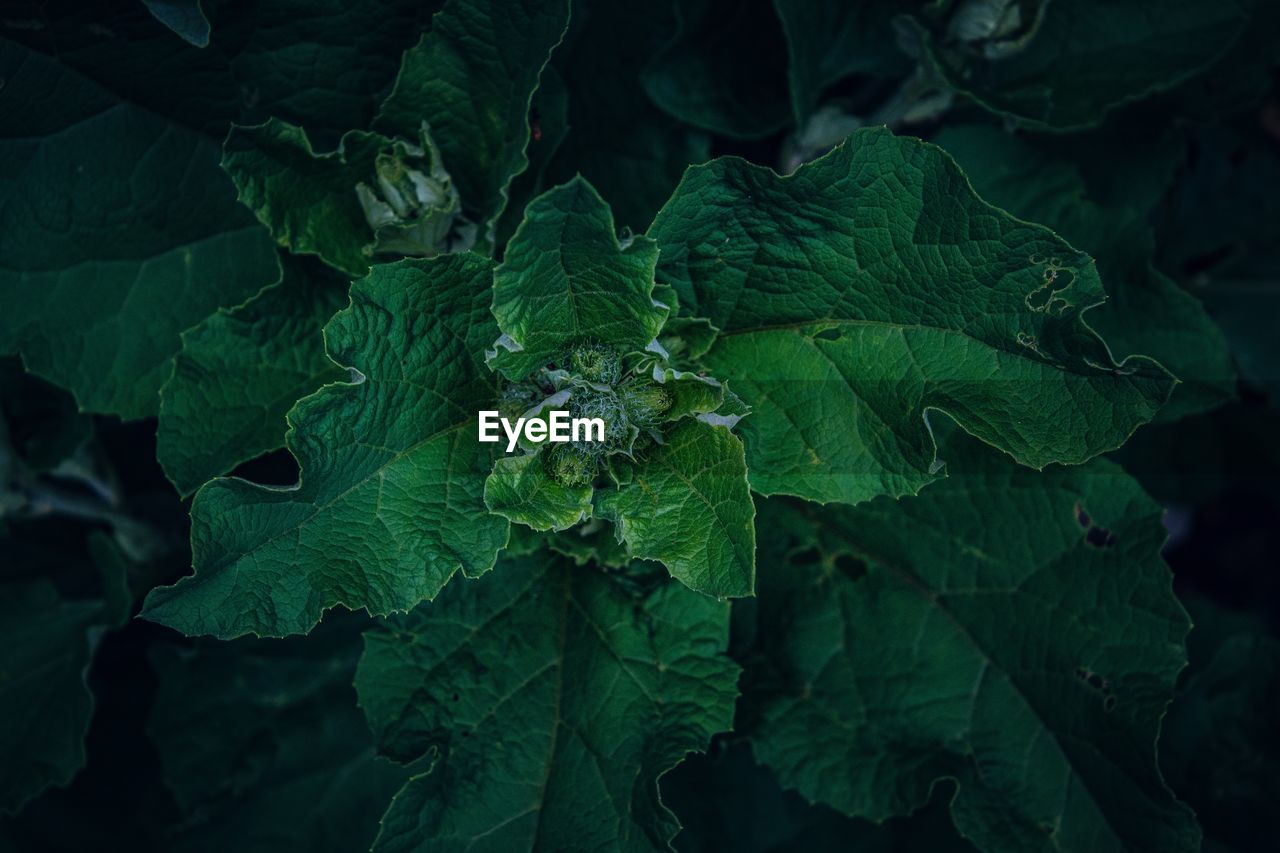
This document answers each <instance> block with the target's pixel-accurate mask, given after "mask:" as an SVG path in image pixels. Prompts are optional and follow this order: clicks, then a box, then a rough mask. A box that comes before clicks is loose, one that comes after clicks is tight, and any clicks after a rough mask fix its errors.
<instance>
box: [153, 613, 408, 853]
mask: <svg viewBox="0 0 1280 853" xmlns="http://www.w3.org/2000/svg"><path fill="white" fill-rule="evenodd" d="M364 624H365V622H364V620H362V619H359V618H357V617H353V616H350V615H346V618H337V619H333V618H330V619H326V620H325V623H324V625H323V626H322V627H321V628H319V629H317V630H316V631H315V633H314V634H313V635H312V636H310V637H308V638H307V639H306V640H301V639H290V640H284V641H277V640H271V641H265V640H237V641H235V642H232V643H219V642H213V641H205V642H201V643H199V644H197V645H196V646H195V647H194V648H178V647H175V646H170V645H161V646H157V647H154V648H152V650H151V663H152V666H153V668H154V669H155V670H156V674H157V676H158V678H159V686H158V689H157V691H156V698H155V704H154V705H153V707H152V709H151V715H150V719H149V721H148V725H147V729H148V733H149V734H150V736H151V739H152V741H153V742H154V743H155V746H156V749H157V750H158V751H159V754H160V763H161V768H162V771H163V775H164V778H165V782H166V784H167V785H168V787H169V789H170V790H171V791H172V793H173V796H174V799H175V800H176V801H177V803H178V805H179V807H180V808H181V810H182V812H183V815H184V816H185V819H184V820H183V821H182V823H181V824H180V825H179V827H178V828H177V829H176V831H174V832H173V833H172V835H171V836H170V837H169V838H168V839H167V849H172V850H179V851H184V853H187V851H190V853H194V852H195V851H209V853H213V851H225V850H231V849H234V850H242V851H253V852H254V853H257V851H261V853H268V851H272V853H281V851H312V850H335V851H336V850H347V851H353V850H367V849H368V848H369V845H370V844H371V843H372V842H373V837H374V835H375V834H376V833H377V830H378V820H377V818H378V815H379V814H380V813H381V811H382V810H383V809H385V808H386V807H387V803H389V802H390V801H391V797H392V796H393V795H394V794H395V791H396V789H397V788H399V787H400V786H401V785H403V784H404V781H405V778H406V774H405V772H404V771H403V770H402V769H401V768H398V767H396V766H395V765H394V764H392V763H391V762H389V761H385V760H382V759H379V758H378V757H377V756H376V754H375V751H374V745H373V739H372V737H370V735H369V730H368V727H367V726H366V725H365V722H364V718H363V717H362V715H361V714H360V711H359V709H358V708H357V707H356V696H355V691H354V690H353V689H352V687H351V680H352V677H353V675H354V673H355V665H356V661H357V659H358V658H359V656H360V649H361V643H360V633H359V628H360V627H361V626H362V625H364Z"/></svg>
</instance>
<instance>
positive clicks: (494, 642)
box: [356, 554, 738, 853]
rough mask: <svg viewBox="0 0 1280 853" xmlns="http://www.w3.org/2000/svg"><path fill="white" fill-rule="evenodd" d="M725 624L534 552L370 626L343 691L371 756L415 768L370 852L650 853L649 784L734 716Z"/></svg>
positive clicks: (652, 592) (638, 584)
mask: <svg viewBox="0 0 1280 853" xmlns="http://www.w3.org/2000/svg"><path fill="white" fill-rule="evenodd" d="M728 617H729V612H728V605H726V604H724V603H720V602H716V601H713V600H712V599H710V598H707V597H705V596H701V595H698V594H697V593H694V592H690V591H689V590H687V589H685V588H684V587H683V586H681V585H680V584H677V583H674V582H671V581H666V580H661V581H658V580H654V579H633V578H627V577H618V576H609V575H605V574H603V573H602V572H601V571H599V570H597V569H594V568H580V567H575V566H573V565H572V564H571V563H570V562H569V561H568V560H566V559H564V558H562V557H558V556H554V555H547V554H535V555H533V556H529V557H522V558H513V559H509V560H506V561H504V562H503V563H502V564H501V565H500V566H499V567H498V568H497V569H496V570H495V571H494V572H492V573H490V574H489V575H488V576H486V577H484V578H482V579H480V580H479V581H476V582H468V583H466V584H457V585H452V586H450V587H449V588H448V589H446V590H445V592H444V593H443V594H442V595H441V597H440V598H438V599H437V600H435V601H433V602H431V603H429V604H426V605H423V606H421V607H419V608H417V609H416V610H414V611H412V612H411V613H409V614H408V615H407V616H404V617H397V618H395V619H393V620H392V621H391V622H389V623H388V625H387V626H386V627H385V628H377V629H375V630H373V631H371V632H370V633H368V634H367V635H366V638H365V643H366V646H365V654H364V657H363V658H362V659H361V662H360V668H359V670H358V671H357V674H356V689H357V690H358V692H359V695H360V705H361V707H362V708H364V710H365V713H366V715H367V717H368V719H369V722H370V725H371V726H372V728H373V731H374V735H375V738H376V739H377V742H378V745H379V748H380V749H381V750H382V751H383V752H384V753H386V754H388V755H390V756H392V757H394V758H397V759H398V760H401V761H412V760H415V759H418V758H420V757H423V756H430V761H431V767H430V769H429V770H427V771H426V772H423V773H421V774H420V775H417V776H415V777H413V778H412V779H410V781H409V782H408V784H407V785H406V786H405V787H404V789H403V790H401V792H400V793H399V794H398V795H397V796H396V799H395V801H394V802H393V803H392V804H391V808H390V810H389V811H388V812H387V814H386V816H385V817H384V818H383V821H382V831H381V833H380V834H379V836H378V839H377V842H376V843H375V845H374V850H377V851H380V852H381V853H390V851H417V850H437V851H439V850H472V851H483V850H493V851H503V853H506V851H512V850H566V849H574V850H582V849H611V850H664V849H667V842H668V840H669V839H670V838H671V836H672V835H674V834H675V832H676V830H677V829H678V826H679V825H678V824H677V823H676V822H675V819H674V817H673V816H672V815H671V813H670V812H668V811H667V809H666V808H665V807H664V806H663V805H662V803H661V801H660V799H659V795H658V786H657V778H658V776H660V775H661V774H662V773H664V772H665V771H666V770H668V769H669V768H670V767H672V766H673V765H675V764H676V762H678V761H679V760H680V759H681V758H683V757H684V755H685V754H686V753H687V752H690V751H692V750H699V749H703V748H705V746H706V743H707V741H708V740H709V739H710V737H711V735H712V734H714V733H715V732H717V731H721V730H723V729H726V728H728V727H729V725H730V724H731V721H732V718H733V702H734V699H735V697H736V694H737V690H736V683H737V677H738V667H737V666H736V665H735V664H734V663H733V662H732V661H730V660H729V658H728V657H727V656H726V655H725V649H726V646H727V643H728V628H729V622H728Z"/></svg>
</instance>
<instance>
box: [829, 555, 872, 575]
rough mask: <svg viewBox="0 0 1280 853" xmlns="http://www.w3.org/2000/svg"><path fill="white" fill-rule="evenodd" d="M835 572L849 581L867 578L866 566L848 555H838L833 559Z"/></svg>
mask: <svg viewBox="0 0 1280 853" xmlns="http://www.w3.org/2000/svg"><path fill="white" fill-rule="evenodd" d="M835 567H836V571H838V572H840V573H841V574H842V575H844V576H845V577H846V578H848V579H849V580H851V581H856V580H861V579H862V578H864V577H866V576H867V564H866V563H864V562H862V561H861V560H859V559H858V558H857V557H853V556H850V555H849V554H840V555H838V556H837V557H836V559H835Z"/></svg>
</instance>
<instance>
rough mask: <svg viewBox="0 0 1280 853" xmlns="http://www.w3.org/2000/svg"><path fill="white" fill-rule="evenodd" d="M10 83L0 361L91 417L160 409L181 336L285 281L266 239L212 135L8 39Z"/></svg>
mask: <svg viewBox="0 0 1280 853" xmlns="http://www.w3.org/2000/svg"><path fill="white" fill-rule="evenodd" d="M0 78H3V79H4V81H5V84H4V86H3V87H2V88H0V112H3V113H4V114H5V115H6V116H10V117H12V118H11V120H10V121H9V122H8V124H7V126H6V128H5V135H4V138H3V139H0V198H3V199H4V202H3V205H2V206H0V233H3V234H4V235H5V248H4V254H3V257H2V258H0V353H9V352H20V353H21V354H22V358H23V362H24V364H25V365H26V366H27V369H28V370H30V371H31V372H33V373H35V374H37V375H38V376H41V377H43V378H45V379H48V380H49V381H51V382H53V383H55V384H57V385H59V386H61V387H63V388H66V389H67V390H69V391H71V392H72V394H73V395H74V396H75V398H76V402H77V403H78V404H79V405H80V407H81V408H82V409H85V410H88V411H92V412H102V413H109V414H116V415H119V416H121V417H123V418H126V419H128V418H140V417H145V416H147V415H151V414H155V412H156V410H157V408H158V405H159V397H158V394H157V392H158V391H159V389H160V385H161V384H162V383H163V382H164V380H165V379H166V378H167V377H168V375H169V373H170V371H171V370H172V359H173V356H174V355H175V354H176V353H177V352H178V350H179V348H180V346H181V341H180V340H179V334H180V333H181V332H182V331H183V330H184V329H186V328H188V327H189V326H191V325H193V324H195V323H198V322H200V321H201V320H202V319H204V318H205V317H208V316H209V315H210V314H212V313H213V312H215V311H216V310H217V309H218V308H219V307H221V306H229V305H236V304H239V303H241V302H243V301H244V300H245V299H247V298H249V297H250V296H252V295H253V294H255V293H257V292H258V291H259V290H261V289H262V288H263V287H266V286H267V285H269V284H270V283H271V282H272V281H275V280H276V279H277V278H278V277H279V275H280V267H279V264H278V262H277V260H276V256H275V251H274V249H273V247H272V245H271V240H270V237H269V236H268V235H267V233H266V232H265V231H264V230H263V229H262V228H261V227H260V226H259V225H258V224H257V223H255V222H254V221H253V218H252V217H251V216H249V215H248V214H247V212H246V211H244V210H243V209H242V208H240V207H239V205H237V204H236V203H235V198H234V193H233V192H232V187H231V184H230V182H229V181H228V180H227V179H226V176H225V175H223V174H222V173H221V171H220V170H219V169H218V166H217V160H218V149H217V145H216V144H215V143H214V142H213V141H212V140H211V139H209V138H208V137H205V136H202V135H200V134H198V133H196V132H195V131H192V130H189V129H188V128H186V127H183V126H182V125H180V124H178V123H176V122H174V121H172V120H170V119H168V118H166V117H163V116H161V115H159V114H156V113H153V112H150V111H148V110H146V109H144V108H142V107H139V106H137V105H135V104H133V103H131V102H129V101H127V100H124V99H122V98H120V97H118V96H117V95H115V94H114V93H112V92H110V91H108V90H106V89H103V88H101V87H100V86H99V85H98V84H96V83H94V82H92V81H91V80H90V79H88V78H87V77H84V76H81V75H80V74H78V73H77V72H75V71H72V70H71V69H70V68H68V67H67V66H65V65H63V64H61V63H59V62H58V61H55V60H54V59H51V58H49V57H46V56H44V55H42V54H38V53H35V52H33V51H30V50H28V49H26V48H23V47H20V46H18V45H17V44H15V43H13V42H11V41H8V40H0ZM195 200H198V201H195Z"/></svg>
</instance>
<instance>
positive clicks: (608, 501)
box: [596, 420, 756, 598]
mask: <svg viewBox="0 0 1280 853" xmlns="http://www.w3.org/2000/svg"><path fill="white" fill-rule="evenodd" d="M596 514H597V515H599V516H600V517H601V518H605V519H608V520H609V521H612V522H613V523H614V525H615V526H616V527H617V531H618V538H619V539H621V540H622V541H623V542H625V543H626V544H627V547H628V548H629V549H630V552H631V554H632V556H634V557H638V558H640V559H646V560H658V561H660V562H661V563H662V564H663V565H665V566H666V567H667V568H668V569H669V570H670V572H671V574H672V576H674V577H675V578H677V579H678V580H680V581H681V582H682V583H684V584H686V585H687V586H689V587H690V588H692V589H696V590H698V591H699V592H702V593H705V594H707V595H711V596H715V597H716V598H726V597H731V596H743V595H751V594H752V593H753V591H754V589H755V568H756V565H755V550H756V533H755V525H754V519H755V506H754V505H753V504H752V502H751V491H750V488H749V487H748V485H747V466H746V460H745V458H744V455H743V449H742V442H741V441H740V440H739V439H738V437H737V436H735V435H734V434H733V433H731V432H729V430H728V429H726V428H724V427H721V426H711V425H710V424H707V423H704V422H702V421H699V420H684V421H681V422H680V423H678V424H676V425H675V427H674V428H673V429H671V430H669V431H668V432H667V433H666V434H665V435H664V436H663V442H662V444H660V445H656V446H654V447H653V448H651V449H650V450H649V451H648V452H647V454H646V455H645V456H644V457H643V459H642V462H641V463H640V464H638V465H636V466H635V468H634V470H633V472H632V478H631V479H630V480H629V481H627V482H624V483H622V484H620V485H619V486H618V487H617V488H615V489H611V490H608V491H601V492H599V493H598V494H597V496H596Z"/></svg>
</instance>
